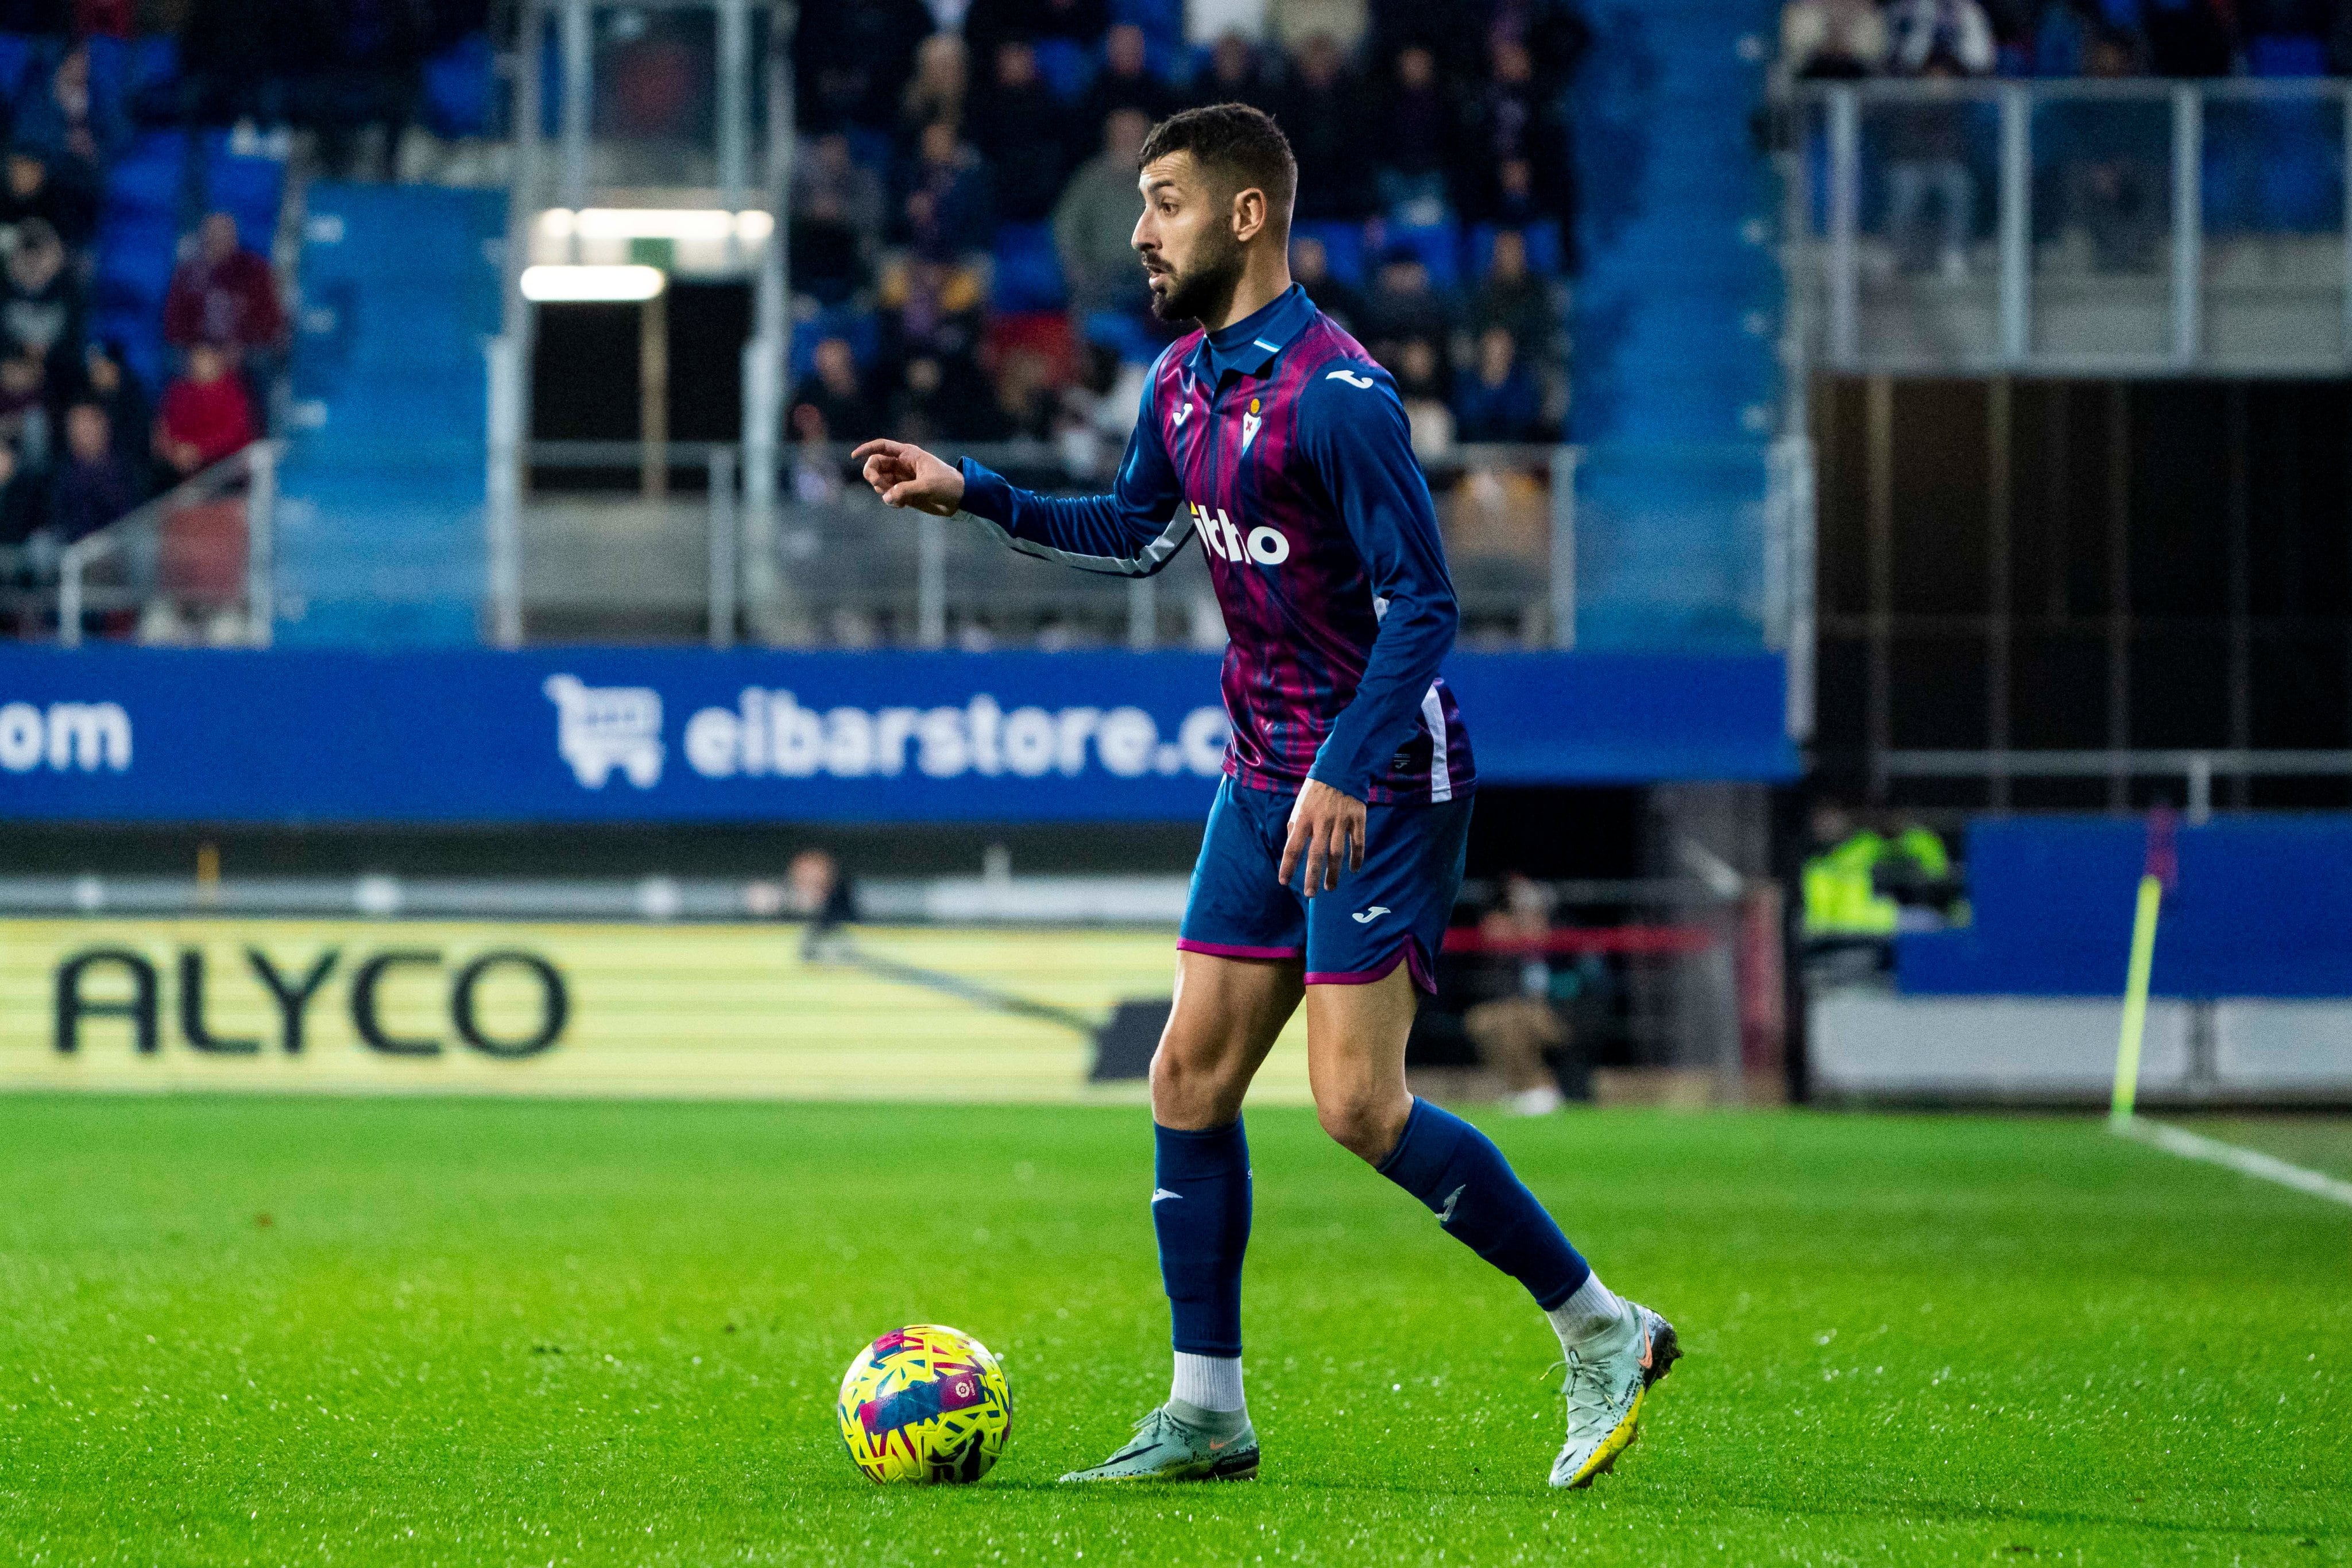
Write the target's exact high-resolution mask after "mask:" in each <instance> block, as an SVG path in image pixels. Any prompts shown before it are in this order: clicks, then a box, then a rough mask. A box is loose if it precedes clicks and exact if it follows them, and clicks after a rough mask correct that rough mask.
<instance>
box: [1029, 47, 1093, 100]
mask: <svg viewBox="0 0 2352 1568" xmlns="http://www.w3.org/2000/svg"><path fill="white" fill-rule="evenodd" d="M1101 64H1102V62H1101V61H1100V60H1099V59H1097V57H1096V56H1095V52H1094V51H1093V50H1092V49H1089V48H1087V47H1086V46H1085V45H1083V44H1080V43H1077V42H1076V41H1075V40H1073V39H1069V38H1041V39H1039V40H1038V42H1037V74H1038V75H1039V76H1041V77H1044V78H1045V85H1046V86H1047V87H1049V88H1051V89H1053V91H1054V96H1055V97H1056V98H1059V99H1063V100H1064V101H1065V102H1068V101H1071V100H1074V99H1077V98H1078V97H1079V96H1081V95H1082V94H1083V93H1085V91H1086V90H1087V84H1089V83H1090V82H1092V81H1093V80H1094V79H1095V71H1096V70H1097V68H1099V67H1100V66H1101Z"/></svg>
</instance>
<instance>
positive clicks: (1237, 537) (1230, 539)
mask: <svg viewBox="0 0 2352 1568" xmlns="http://www.w3.org/2000/svg"><path fill="white" fill-rule="evenodd" d="M1188 505H1190V506H1191V507H1192V531H1193V532H1194V533H1197V534H1199V535H1200V536H1201V543H1202V546H1203V547H1204V548H1206V549H1207V550H1208V552H1209V553H1210V554H1211V555H1213V556H1215V557H1216V558H1217V559H1219V560H1230V561H1236V562H1238V561H1241V560H1244V559H1248V560H1254V561H1255V562H1257V563H1258V565H1260V566H1280V565H1281V564H1282V563H1283V562H1284V561H1286V560H1288V559H1290V540H1289V539H1288V538H1286V536H1285V535H1284V534H1283V531H1282V530H1281V529H1280V528H1267V527H1266V526H1265V524H1263V523H1261V524H1259V525H1258V526H1257V527H1256V528H1252V529H1251V530H1250V531H1249V534H1248V536H1247V537H1246V538H1244V536H1243V534H1242V531H1241V530H1240V529H1239V528H1235V527H1234V520H1233V519H1232V518H1231V517H1227V516H1225V509H1224V508H1223V507H1218V508H1217V509H1216V510H1215V511H1213V512H1212V511H1211V510H1209V508H1208V507H1204V506H1202V505H1201V503H1200V502H1198V501H1193V502H1190V503H1188Z"/></svg>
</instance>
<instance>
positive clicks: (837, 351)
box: [793, 338, 881, 441]
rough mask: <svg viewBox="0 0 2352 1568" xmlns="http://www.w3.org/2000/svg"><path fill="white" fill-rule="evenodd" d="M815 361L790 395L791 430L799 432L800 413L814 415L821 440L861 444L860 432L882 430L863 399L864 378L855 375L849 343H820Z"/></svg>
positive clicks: (838, 340)
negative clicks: (821, 426)
mask: <svg viewBox="0 0 2352 1568" xmlns="http://www.w3.org/2000/svg"><path fill="white" fill-rule="evenodd" d="M815 361H816V362H815V366H814V371H813V372H812V373H811V375H810V376H809V378H808V380H806V381H804V382H802V383H801V386H800V390H799V391H798V392H794V393H793V428H794V429H795V430H798V429H800V428H801V426H800V418H801V414H802V413H803V411H807V412H809V413H814V415H815V416H816V417H817V419H818V420H820V421H821V422H822V423H823V425H824V434H823V435H822V436H821V437H820V438H819V439H822V440H826V441H862V440H864V439H865V437H864V435H863V434H860V433H861V432H865V431H872V430H878V429H879V428H881V424H880V422H879V421H878V420H877V419H876V418H875V416H874V404H873V402H871V401H870V400H869V399H868V398H867V397H866V383H865V378H864V377H862V376H860V375H859V374H858V371H857V360H856V356H855V355H854V354H852V353H851V352H850V348H849V343H848V340H846V339H843V338H825V339H823V340H820V341H819V342H818V343H817V346H816V355H815Z"/></svg>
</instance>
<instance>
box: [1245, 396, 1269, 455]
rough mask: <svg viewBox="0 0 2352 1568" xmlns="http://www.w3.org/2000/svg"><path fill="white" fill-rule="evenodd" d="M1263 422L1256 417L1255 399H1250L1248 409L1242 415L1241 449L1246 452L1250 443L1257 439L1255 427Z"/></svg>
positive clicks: (1263, 421)
mask: <svg viewBox="0 0 2352 1568" xmlns="http://www.w3.org/2000/svg"><path fill="white" fill-rule="evenodd" d="M1264 423H1265V420H1263V419H1261V418H1259V417H1258V412H1257V399H1255V398H1252V399H1250V404H1249V409H1248V411H1247V412H1246V413H1244V414H1243V415H1242V450H1243V451H1244V452H1247V451H1248V450H1249V449H1250V443H1251V442H1253V441H1255V440H1256V439H1257V427H1258V426H1259V425H1261V424H1264Z"/></svg>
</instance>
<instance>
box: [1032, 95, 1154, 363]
mask: <svg viewBox="0 0 2352 1568" xmlns="http://www.w3.org/2000/svg"><path fill="white" fill-rule="evenodd" d="M1148 131H1150V122H1149V121H1148V120H1146V119H1145V118H1144V115H1143V111H1142V110H1139V109H1132V108H1129V109H1117V110H1112V111H1111V112H1110V113H1109V114H1108V115H1106V116H1105V117H1104V119H1103V140H1102V151H1101V152H1097V153H1096V154H1095V155H1094V156H1093V157H1092V158H1089V159H1088V160H1087V162H1085V163H1084V164H1082V165H1080V166H1079V169H1078V172H1076V174H1075V175H1073V176H1071V179H1070V183H1069V186H1068V188H1067V189H1066V190H1065V191H1064V192H1063V193H1062V200H1061V202H1060V204H1058V205H1057V206H1055V209H1054V248H1055V250H1056V251H1057V252H1059V253H1060V255H1061V258H1062V276H1063V277H1065V278H1066V279H1067V280H1068V282H1069V287H1070V308H1071V310H1072V311H1073V313H1075V314H1076V315H1077V316H1078V317H1079V318H1081V319H1083V318H1084V317H1086V316H1087V314H1088V313H1090V312H1092V311H1096V310H1117V309H1133V308H1138V307H1139V305H1141V304H1142V302H1143V299H1144V289H1143V267H1142V264H1141V263H1140V262H1139V260H1138V259H1137V256H1136V254H1135V246H1134V239H1135V221H1136V219H1138V218H1139V217H1141V216H1142V215H1143V197H1142V196H1141V195H1140V194H1139V193H1138V192H1137V190H1136V186H1135V177H1136V159H1137V157H1138V156H1139V154H1140V153H1141V152H1142V151H1143V138H1144V136H1145V134H1146V133H1147V132H1148Z"/></svg>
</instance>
